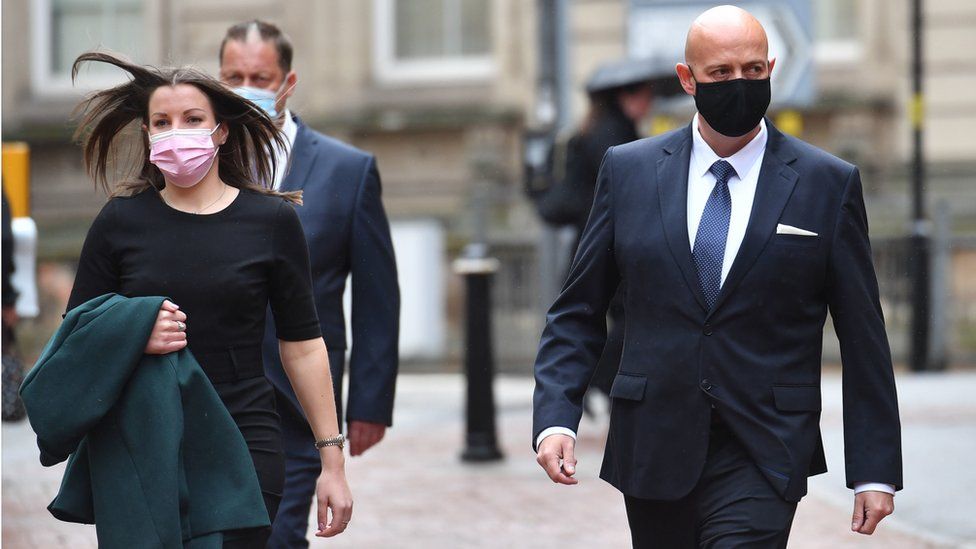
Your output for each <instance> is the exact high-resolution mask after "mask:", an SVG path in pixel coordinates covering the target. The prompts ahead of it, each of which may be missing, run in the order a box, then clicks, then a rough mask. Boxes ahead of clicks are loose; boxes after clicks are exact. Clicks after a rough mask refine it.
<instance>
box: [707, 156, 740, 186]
mask: <svg viewBox="0 0 976 549" xmlns="http://www.w3.org/2000/svg"><path fill="white" fill-rule="evenodd" d="M708 171H710V172H712V174H713V175H715V179H716V180H717V182H718V183H728V182H729V178H730V177H732V175H734V174H735V168H733V167H732V164H729V163H728V162H726V161H725V160H716V161H715V163H714V164H712V167H711V168H709V169H708Z"/></svg>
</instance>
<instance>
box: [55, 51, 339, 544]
mask: <svg viewBox="0 0 976 549" xmlns="http://www.w3.org/2000/svg"><path fill="white" fill-rule="evenodd" d="M85 62H102V63H108V64H111V65H114V66H116V67H119V68H121V69H122V70H124V71H125V72H127V73H128V75H129V76H130V79H129V81H128V82H126V83H124V84H122V85H119V86H116V87H114V88H111V89H108V90H103V91H100V92H96V93H95V94H93V95H92V96H90V97H89V98H88V99H87V100H86V101H85V102H84V103H82V105H81V106H80V108H81V109H82V111H83V112H84V116H83V118H82V120H81V124H80V127H79V129H78V135H79V136H80V137H81V138H82V140H83V146H84V160H85V165H86V168H87V170H88V172H89V174H90V175H91V176H92V178H93V179H94V180H95V182H96V185H100V186H101V187H103V188H104V189H105V190H106V191H107V192H108V193H109V194H110V195H111V198H110V200H109V201H108V203H107V204H106V205H105V207H104V208H103V209H102V211H101V212H100V213H99V214H98V217H97V218H96V219H95V221H94V222H93V223H92V226H91V229H90V230H89V232H88V236H87V238H86V240H85V245H84V247H83V249H82V253H81V258H80V260H79V265H78V272H77V275H76V278H75V283H74V287H73V289H72V292H71V297H70V299H69V302H68V309H69V310H70V309H72V308H74V307H76V306H78V305H80V304H82V303H84V302H86V301H88V300H90V299H92V298H95V297H98V296H100V295H103V294H107V293H117V294H120V295H123V296H127V297H137V296H155V295H164V296H168V297H170V298H171V299H172V301H166V302H164V304H163V307H162V309H161V310H160V311H159V315H158V317H157V321H156V325H155V328H154V329H153V332H152V335H151V336H150V339H149V342H148V345H147V347H146V351H145V352H146V353H150V354H166V353H170V352H173V351H177V350H180V349H182V348H184V347H189V349H190V350H191V351H192V352H193V355H194V357H195V358H196V359H197V361H198V362H199V363H200V365H201V366H202V368H203V370H204V372H205V373H206V374H207V376H208V378H209V379H210V381H211V382H212V384H213V386H214V388H215V389H216V391H217V394H218V395H219V396H220V398H221V401H222V402H223V403H224V405H225V406H226V407H227V409H228V411H229V412H230V415H231V416H232V417H233V418H234V420H235V422H236V423H237V425H238V427H239V429H240V430H241V433H242V435H243V437H244V439H245V441H246V442H247V446H248V448H249V450H250V452H251V457H252V460H253V461H254V465H255V470H256V472H257V475H258V480H259V484H260V485H261V489H262V492H263V493H264V500H265V505H266V507H267V510H268V514H269V518H271V519H272V520H273V518H274V515H275V513H276V510H277V506H278V502H279V499H280V494H281V493H282V489H283V482H284V457H283V451H282V447H281V433H280V428H279V425H278V416H277V414H276V412H275V404H274V393H273V391H272V387H271V385H270V384H269V382H268V381H267V380H266V379H265V377H264V369H263V365H262V356H261V341H262V337H263V334H264V326H265V322H266V318H265V317H266V316H267V314H266V312H267V310H268V306H269V305H270V308H271V311H272V314H273V322H274V325H275V328H276V329H277V334H278V339H279V342H280V345H279V350H280V353H281V360H282V364H283V365H284V367H285V370H286V372H287V373H288V377H289V379H290V380H291V382H292V385H293V386H294V388H295V392H296V393H297V395H298V397H299V399H300V401H301V404H302V407H303V408H304V411H305V414H306V416H307V417H308V420H309V424H310V425H311V427H312V431H313V433H314V435H315V439H316V441H317V442H316V447H318V448H319V451H320V455H321V458H322V475H321V476H320V477H319V479H318V482H317V486H316V494H317V500H318V504H319V508H318V524H319V529H318V532H317V533H316V535H318V536H323V537H329V536H333V535H336V534H338V533H341V532H342V531H344V530H345V528H346V525H347V524H348V523H349V520H350V517H351V515H352V497H351V495H350V492H349V487H348V485H347V482H346V479H345V472H344V457H343V452H342V443H343V440H344V439H343V437H342V435H341V434H340V431H339V428H338V425H337V422H336V412H335V411H336V408H335V403H334V401H333V390H332V382H331V376H330V375H329V373H328V372H329V364H328V355H327V353H326V347H325V343H324V342H323V340H322V337H321V332H320V327H319V321H318V318H317V316H316V312H315V306H314V303H313V301H312V292H311V281H310V272H309V261H308V250H307V247H306V244H305V236H304V234H303V232H302V228H301V224H300V222H299V219H298V215H297V213H296V212H295V208H294V206H295V205H300V204H301V193H300V192H291V193H279V192H275V191H272V190H270V188H269V187H270V185H269V184H270V182H271V181H273V180H274V177H273V174H274V171H275V170H276V169H283V168H284V167H283V166H275V159H274V155H273V154H269V152H268V151H272V150H274V147H275V146H280V145H281V143H282V137H281V135H280V133H279V132H278V130H277V129H276V128H275V126H274V124H273V122H272V121H271V120H270V119H269V118H268V117H267V115H266V114H265V113H264V112H263V111H262V110H261V109H260V108H258V107H257V106H255V105H254V104H253V103H250V102H248V101H246V100H243V99H241V98H240V97H239V96H237V95H236V94H235V93H234V92H233V91H231V90H230V89H227V88H225V87H224V86H223V85H222V84H220V83H219V82H218V81H216V80H214V79H212V78H210V77H209V76H207V75H205V74H203V73H202V72H200V71H197V70H194V69H186V68H183V69H157V68H147V67H141V66H138V65H134V64H131V63H129V62H127V61H124V60H122V59H120V58H118V57H115V56H112V55H109V54H105V53H86V54H83V55H81V56H80V57H79V58H78V59H77V60H76V61H75V65H74V69H73V74H76V73H77V70H78V68H79V66H80V65H81V64H83V63H85ZM121 151H134V153H135V154H134V158H128V157H125V156H123V155H122V154H120V153H121ZM130 156H131V155H130ZM109 178H112V179H114V180H115V181H113V182H111V183H110V181H109ZM267 321H269V322H270V321H272V320H271V319H267ZM330 509H331V517H330V515H329V510H330ZM269 533H270V528H268V529H266V530H262V531H249V532H246V533H242V535H240V536H236V537H234V536H231V537H234V538H235V539H232V540H229V541H225V545H224V547H260V548H263V547H264V545H265V541H266V539H267V536H268V535H269Z"/></svg>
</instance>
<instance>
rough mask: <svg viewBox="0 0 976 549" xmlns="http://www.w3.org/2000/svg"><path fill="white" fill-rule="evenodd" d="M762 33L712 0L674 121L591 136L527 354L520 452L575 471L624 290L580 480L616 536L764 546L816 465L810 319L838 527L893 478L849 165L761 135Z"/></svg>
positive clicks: (894, 450) (555, 471)
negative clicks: (529, 412) (834, 468)
mask: <svg viewBox="0 0 976 549" xmlns="http://www.w3.org/2000/svg"><path fill="white" fill-rule="evenodd" d="M774 65H775V59H772V60H771V59H769V57H768V46H767V40H766V34H765V31H764V30H763V28H762V25H761V24H760V23H759V22H758V21H757V20H756V19H755V18H754V17H753V16H752V15H750V14H749V13H748V12H746V11H744V10H742V9H740V8H737V7H733V6H720V7H717V8H713V9H711V10H708V11H706V12H705V13H703V14H702V15H701V16H700V17H699V18H698V19H697V20H696V21H695V22H694V24H693V25H692V28H691V30H690V31H689V33H688V40H687V44H686V51H685V63H680V64H678V65H677V67H676V70H677V73H678V76H679V78H680V79H681V83H682V86H683V87H684V89H685V91H686V92H687V93H688V94H690V95H693V96H694V97H695V104H696V107H697V110H698V113H697V114H696V115H695V117H694V119H693V120H692V123H691V124H689V125H688V126H686V127H684V128H681V129H678V130H675V131H673V132H670V133H667V134H664V135H661V136H657V137H654V138H650V139H643V140H639V141H636V142H633V143H630V144H626V145H620V146H617V147H613V148H611V149H610V150H609V151H608V152H607V154H606V156H605V157H604V160H603V165H602V167H601V169H600V175H599V176H598V181H597V190H596V196H595V199H594V202H593V206H592V210H591V212H590V217H589V221H588V223H587V226H586V229H585V230H584V232H583V236H582V240H581V242H580V246H579V249H578V250H577V253H576V257H575V259H574V261H573V266H572V269H571V273H570V275H569V278H568V280H567V281H566V284H565V286H564V288H563V290H562V293H561V294H560V295H559V297H558V298H557V300H556V302H555V303H554V304H553V306H552V308H551V309H550V311H549V314H548V317H547V325H546V328H545V331H544V333H543V335H542V341H541V344H540V348H539V353H538V358H537V360H536V365H535V376H536V390H535V404H534V432H533V444H534V445H535V446H536V449H537V452H538V456H537V457H538V461H539V463H540V465H541V466H542V467H543V468H544V469H545V470H546V472H547V474H548V475H549V477H550V478H551V479H552V480H553V481H554V482H557V483H561V484H575V483H576V479H575V478H574V475H575V472H576V459H575V457H574V445H575V437H576V430H577V428H578V426H579V421H580V416H581V404H582V398H583V394H584V392H585V390H586V386H587V383H588V382H589V380H590V377H591V375H592V372H593V369H594V367H595V366H596V363H597V360H598V359H599V355H600V351H601V349H602V348H603V344H604V340H605V338H606V322H605V317H606V310H607V306H608V304H609V302H610V299H611V297H612V296H613V294H614V292H615V291H616V289H617V287H618V285H621V286H623V288H624V290H625V295H626V302H625V310H626V313H627V325H626V335H625V339H624V350H623V356H622V358H621V362H620V369H619V373H618V375H617V376H616V378H615V380H614V382H613V386H612V389H611V391H610V397H611V401H612V404H611V406H612V408H611V421H610V429H609V434H608V438H607V448H606V453H605V457H604V461H603V468H602V471H601V477H602V478H603V479H605V480H606V481H607V482H609V483H610V484H612V485H613V486H615V487H616V488H618V489H619V490H620V491H621V492H623V494H624V500H625V505H626V509H627V515H628V519H629V521H630V527H631V536H632V539H633V544H634V547H675V548H691V547H785V546H786V543H787V539H788V537H789V531H790V526H791V524H792V521H793V515H794V512H795V510H796V504H797V502H798V501H799V500H800V498H802V497H803V496H804V495H805V494H806V491H807V477H809V476H812V475H816V474H819V473H823V472H824V471H826V463H825V460H824V453H823V443H822V441H821V436H820V429H819V420H820V409H821V395H820V375H821V348H822V343H823V327H824V322H825V320H826V315H827V312H828V311H829V312H830V314H831V316H832V318H833V321H834V326H835V328H836V331H837V336H838V338H839V340H840V346H841V356H842V363H843V378H844V379H843V380H844V384H843V386H844V395H843V396H844V435H845V437H844V438H845V456H846V460H845V462H846V463H845V465H846V469H847V471H846V472H847V484H848V486H849V487H850V488H852V489H853V490H854V491H855V502H854V514H853V518H852V524H851V528H852V530H854V531H856V532H859V533H862V534H871V533H873V532H874V529H875V528H876V526H877V525H878V522H879V521H880V520H881V519H882V518H884V517H885V516H887V515H888V514H890V513H891V512H892V510H893V508H894V503H893V495H894V493H895V491H896V490H897V489H900V488H901V486H902V465H901V439H900V432H901V431H900V425H899V415H898V404H897V398H896V394H895V382H894V374H893V372H892V366H891V357H890V351H889V347H888V340H887V336H886V334H885V328H884V319H883V317H882V313H881V306H880V303H879V296H878V285H877V279H876V276H875V272H874V267H873V265H872V262H871V248H870V243H869V240H868V227H867V218H866V214H865V208H864V201H863V198H862V190H861V180H860V175H859V173H858V170H857V168H856V167H854V166H852V165H851V164H848V163H847V162H844V161H843V160H840V159H838V158H836V157H833V156H831V155H830V154H828V153H826V152H824V151H821V150H819V149H817V148H815V147H813V146H811V145H808V144H807V143H804V142H803V141H800V140H798V139H795V138H792V137H790V136H787V135H784V134H782V133H781V132H779V131H778V130H777V129H776V128H775V127H774V126H773V125H772V124H771V123H770V122H769V120H767V119H765V118H764V114H765V111H766V108H767V107H768V105H769V100H770V87H769V85H770V83H769V76H770V74H771V72H772V70H773V67H774Z"/></svg>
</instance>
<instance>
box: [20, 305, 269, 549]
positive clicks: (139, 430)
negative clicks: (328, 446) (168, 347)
mask: <svg viewBox="0 0 976 549" xmlns="http://www.w3.org/2000/svg"><path fill="white" fill-rule="evenodd" d="M163 299H164V298H162V297H139V298H126V297H122V296H119V295H115V294H107V295H103V296H100V297H97V298H95V299H92V300H91V301H88V302H86V303H84V304H82V305H79V306H78V307H76V308H74V309H72V310H71V311H70V312H69V313H68V314H67V316H66V317H65V319H64V322H63V323H62V324H61V327H60V328H59V329H58V331H57V333H55V334H54V336H53V337H52V338H51V340H50V341H49V342H48V344H47V346H46V347H45V348H44V351H43V352H42V353H41V357H40V359H38V362H37V364H36V365H35V366H34V369H33V370H31V372H30V373H29V374H28V375H27V378H26V379H25V380H24V384H23V386H22V387H21V395H22V396H23V399H24V404H25V405H26V407H27V413H28V417H29V419H30V424H31V427H32V428H33V429H34V432H35V433H37V445H38V447H39V448H40V450H41V463H42V464H43V465H46V466H48V465H53V464H55V463H60V462H61V461H64V460H65V459H68V465H67V470H66V471H65V474H64V479H63V480H62V484H61V489H60V491H59V493H58V495H57V497H56V498H55V499H54V501H53V502H52V503H51V505H50V506H49V507H48V509H49V510H50V511H51V513H52V514H53V515H54V516H55V517H57V518H58V519H60V520H64V521H69V522H81V523H89V524H90V523H94V524H95V528H96V532H97V534H98V544H99V547H102V548H108V549H113V548H125V549H133V548H142V547H146V548H150V547H151V548H160V547H162V548H170V547H193V548H194V549H202V548H210V547H213V548H219V547H220V546H221V544H222V540H223V532H225V531H229V530H237V529H242V528H254V527H261V526H267V525H268V524H269V521H268V513H267V510H266V509H265V506H264V501H263V499H262V496H261V489H260V487H259V485H258V479H257V475H256V473H255V472H254V464H253V462H252V461H251V457H250V454H249V453H248V450H247V446H246V445H245V442H244V439H243V437H242V436H241V433H240V431H239V430H238V428H237V426H236V425H235V423H234V421H233V419H232V418H231V417H230V414H229V413H228V412H227V409H226V408H225V407H224V405H223V403H222V402H221V401H220V398H219V397H218V396H217V393H216V391H215V390H214V388H213V386H212V385H211V384H210V381H209V380H208V379H207V377H206V375H205V374H204V373H203V370H202V369H201V368H200V365H199V364H197V361H196V360H195V359H194V358H193V355H191V354H190V352H189V351H188V350H186V349H184V350H182V351H179V352H176V353H170V354H167V355H146V354H143V350H144V349H145V347H146V342H147V341H148V339H149V334H150V333H151V332H152V328H153V325H154V323H155V321H156V316H157V314H158V312H159V308H160V305H161V304H162V302H163Z"/></svg>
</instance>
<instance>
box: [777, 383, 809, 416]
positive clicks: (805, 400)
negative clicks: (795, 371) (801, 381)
mask: <svg viewBox="0 0 976 549" xmlns="http://www.w3.org/2000/svg"><path fill="white" fill-rule="evenodd" d="M773 399H774V400H775V402H776V408H777V409H779V410H782V411H784V412H819V411H820V386H819V385H773Z"/></svg>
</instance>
